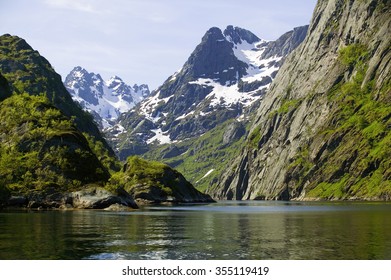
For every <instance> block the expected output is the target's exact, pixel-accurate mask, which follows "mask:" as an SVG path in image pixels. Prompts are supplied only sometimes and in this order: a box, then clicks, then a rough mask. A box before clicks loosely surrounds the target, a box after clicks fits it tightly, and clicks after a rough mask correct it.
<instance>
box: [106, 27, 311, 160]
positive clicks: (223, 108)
mask: <svg viewBox="0 0 391 280" xmlns="http://www.w3.org/2000/svg"><path fill="white" fill-rule="evenodd" d="M307 28H308V27H301V28H297V29H295V30H294V31H292V32H290V33H288V34H286V35H285V37H284V38H285V40H286V41H289V39H288V38H295V39H296V40H297V41H300V40H298V38H299V37H301V39H304V36H305V33H306V30H307ZM282 41H283V39H281V40H280V41H279V42H280V43H278V44H277V43H273V42H267V41H265V40H261V39H259V38H258V37H257V36H256V35H254V34H253V33H251V32H250V31H248V30H245V29H242V28H239V27H233V26H228V27H227V28H226V29H225V30H224V31H222V30H220V29H219V28H216V27H213V28H211V29H209V30H208V31H207V32H206V34H205V35H204V37H203V38H202V41H201V43H200V44H199V45H198V46H197V47H196V48H195V50H194V51H193V53H192V54H191V55H190V57H189V59H188V60H187V62H186V63H185V64H184V65H183V67H182V69H181V70H179V71H178V72H176V73H175V74H173V75H172V76H171V77H169V78H168V79H167V80H166V81H165V82H164V84H163V85H162V86H161V87H159V88H158V89H157V90H156V91H154V92H153V93H152V94H151V95H150V96H149V97H148V98H146V99H145V100H143V101H142V102H140V103H139V104H138V105H137V106H136V107H135V108H133V109H132V110H131V111H130V112H128V113H125V114H123V115H122V116H121V117H120V118H119V124H118V125H117V126H114V127H113V128H112V130H111V134H110V133H109V134H108V136H109V141H110V142H111V143H112V145H113V146H114V147H115V149H116V151H117V153H118V155H119V157H120V158H121V159H125V158H126V157H127V156H129V155H135V154H136V155H137V154H139V155H140V154H145V153H146V152H149V151H151V150H153V149H155V148H156V147H159V146H161V145H163V144H173V145H175V144H176V143H180V142H182V141H186V140H187V139H191V138H197V137H200V136H201V135H203V134H205V133H207V132H208V131H210V130H211V129H213V128H215V127H216V126H218V125H220V124H222V123H224V122H225V121H228V120H232V119H237V120H238V121H248V112H249V111H251V109H252V108H254V106H255V107H256V104H257V103H258V102H259V101H260V100H261V99H262V98H263V97H264V95H265V92H266V90H267V88H268V87H269V85H270V83H271V82H272V80H273V79H274V77H275V75H276V74H277V72H278V69H279V67H280V66H281V63H282V61H283V58H284V55H285V53H284V51H282V50H280V49H279V46H280V45H281V46H283V47H284V48H285V51H287V50H289V48H290V47H293V46H294V44H293V43H292V44H289V43H286V42H285V43H284V42H282ZM269 46H272V47H273V48H274V49H275V53H274V52H270V51H268V50H269ZM267 51H268V55H267V56H266V57H265V58H262V55H263V54H264V53H265V52H267ZM279 54H281V55H279ZM110 135H111V136H110ZM177 152H178V151H177ZM182 152H183V151H182Z"/></svg>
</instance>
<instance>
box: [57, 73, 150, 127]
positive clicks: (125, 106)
mask: <svg viewBox="0 0 391 280" xmlns="http://www.w3.org/2000/svg"><path fill="white" fill-rule="evenodd" d="M64 85H65V87H66V89H67V90H68V91H69V93H70V94H71V95H72V98H73V100H74V101H76V102H78V103H79V104H80V105H81V107H82V108H83V109H84V110H86V111H88V112H89V113H91V114H92V115H93V116H94V119H95V121H96V122H97V123H98V125H99V127H100V128H101V130H104V129H107V128H110V127H112V126H113V125H114V124H115V123H116V120H117V119H118V117H119V115H120V114H122V113H125V112H127V111H129V110H130V109H132V108H133V107H134V106H135V105H136V104H137V103H139V102H140V101H141V100H143V99H144V98H146V97H147V96H148V95H149V93H150V92H149V89H148V86H147V85H144V84H143V85H140V86H138V85H134V86H133V87H132V86H129V85H127V84H126V83H125V82H124V81H123V80H122V79H121V78H119V77H118V76H114V77H111V78H110V79H109V80H108V81H103V79H102V77H101V76H100V75H99V74H94V73H89V72H88V71H87V70H85V69H83V68H82V67H80V66H77V67H75V68H74V69H73V70H72V71H71V72H70V73H69V74H68V75H67V77H66V78H65V81H64Z"/></svg>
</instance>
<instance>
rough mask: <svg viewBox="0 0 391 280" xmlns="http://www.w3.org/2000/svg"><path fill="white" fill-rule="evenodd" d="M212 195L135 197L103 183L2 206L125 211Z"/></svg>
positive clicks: (13, 199) (12, 199) (11, 200)
mask: <svg viewBox="0 0 391 280" xmlns="http://www.w3.org/2000/svg"><path fill="white" fill-rule="evenodd" d="M212 202H215V201H214V200H213V199H197V198H195V199H185V200H184V199H181V198H176V197H166V198H165V199H163V197H161V196H158V197H154V196H152V195H151V194H149V196H146V197H143V198H141V197H137V198H136V199H134V198H133V196H132V195H130V194H129V193H128V192H126V191H125V190H123V189H121V190H117V193H116V194H113V193H111V192H110V191H108V190H106V189H105V188H103V187H96V186H93V187H88V188H86V189H84V190H81V191H75V192H69V193H52V194H47V195H44V194H32V195H28V196H22V195H21V196H16V195H14V196H11V197H10V198H9V199H8V200H7V201H6V202H5V203H3V205H2V206H1V207H0V209H1V208H3V209H12V208H25V209H39V210H43V209H61V210H71V209H104V210H111V211H126V210H132V209H138V208H139V205H147V204H176V203H212Z"/></svg>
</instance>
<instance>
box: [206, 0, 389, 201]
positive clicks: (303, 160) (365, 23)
mask: <svg viewBox="0 0 391 280" xmlns="http://www.w3.org/2000/svg"><path fill="white" fill-rule="evenodd" d="M308 32H309V33H308V35H307V37H306V39H305V41H304V43H303V44H301V45H300V46H299V47H298V48H297V49H296V50H295V51H294V52H293V53H291V55H290V56H288V58H287V59H286V61H285V63H284V64H283V66H282V68H281V69H280V71H279V73H278V74H277V77H276V79H275V80H274V82H273V84H272V86H271V88H270V92H269V94H268V95H267V97H266V98H265V99H264V100H263V102H262V103H261V105H260V107H259V109H258V112H257V117H256V118H255V122H254V123H253V125H252V128H251V132H250V134H249V136H248V138H247V142H246V146H245V148H244V149H243V150H242V151H241V153H240V156H239V157H238V158H237V159H236V160H235V161H234V163H233V164H232V165H231V166H230V167H229V168H227V171H226V172H225V173H224V174H222V176H221V178H220V181H219V182H218V183H216V184H214V185H213V186H211V187H210V188H209V190H208V191H209V193H210V194H212V196H214V197H215V198H220V199H284V200H288V199H320V198H322V199H375V200H379V199H381V200H388V199H390V195H391V182H390V179H391V160H390V159H391V151H390V148H389V147H390V144H391V132H390V127H391V120H390V116H391V81H390V76H391V73H390V67H391V63H390V61H391V39H390V38H391V2H390V1H387V0H372V1H346V0H329V1H325V0H320V1H319V2H318V4H317V6H316V8H315V11H314V15H313V19H312V22H311V25H310V27H309V31H308Z"/></svg>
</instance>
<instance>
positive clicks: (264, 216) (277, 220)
mask: <svg viewBox="0 0 391 280" xmlns="http://www.w3.org/2000/svg"><path fill="white" fill-rule="evenodd" d="M390 212H391V204H381V203H375V204H370V203H282V202H226V203H217V204H211V205H192V206H174V207H168V206H164V207H162V206H156V207H145V208H143V209H141V210H139V211H134V212H105V211H47V212H45V211H43V212H32V213H31V212H30V213H27V212H0V259H390V258H391V221H390V219H389V218H388V217H389V214H390Z"/></svg>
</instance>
